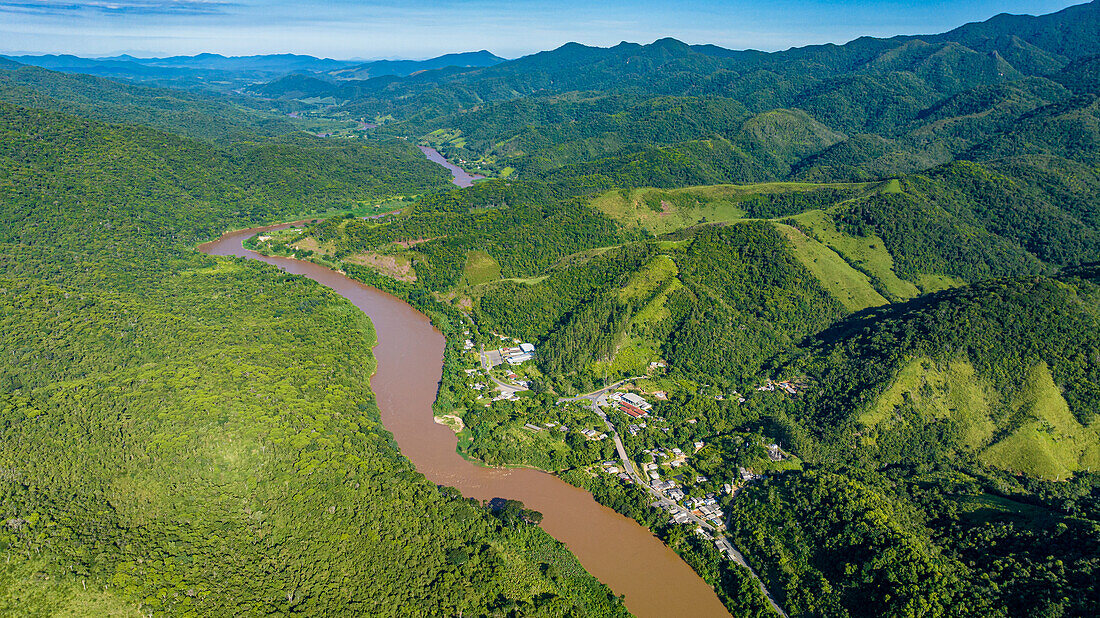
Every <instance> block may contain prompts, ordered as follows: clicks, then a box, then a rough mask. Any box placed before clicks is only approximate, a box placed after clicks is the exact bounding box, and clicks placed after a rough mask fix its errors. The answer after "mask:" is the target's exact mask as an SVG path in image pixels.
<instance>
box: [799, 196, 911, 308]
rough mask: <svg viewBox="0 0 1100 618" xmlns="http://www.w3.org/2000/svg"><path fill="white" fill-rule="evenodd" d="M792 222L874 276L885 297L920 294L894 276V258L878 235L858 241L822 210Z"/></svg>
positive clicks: (896, 298)
mask: <svg viewBox="0 0 1100 618" xmlns="http://www.w3.org/2000/svg"><path fill="white" fill-rule="evenodd" d="M792 219H793V220H794V221H795V222H796V223H797V224H798V226H799V227H801V228H803V229H805V230H806V231H807V232H809V233H810V235H811V236H813V237H815V238H816V239H817V240H819V241H820V242H822V243H823V244H825V245H827V246H828V247H829V248H831V249H832V250H834V251H835V252H836V253H837V254H839V255H840V256H841V257H843V258H844V260H845V261H846V262H848V263H849V264H852V265H853V266H855V267H856V268H858V269H859V270H862V271H863V272H865V273H867V274H868V275H869V276H870V277H872V278H873V280H874V281H875V282H876V283H877V284H878V286H879V288H880V291H881V292H883V294H884V295H885V296H887V297H889V298H891V299H892V300H905V299H909V298H914V297H916V296H917V295H919V294H920V289H919V288H918V287H917V286H916V285H914V284H913V283H912V282H910V281H906V280H904V279H901V278H899V277H898V276H897V275H896V274H895V273H894V258H893V256H891V255H890V252H889V251H887V250H886V246H885V245H884V244H883V242H882V239H881V238H879V237H878V236H877V235H874V234H871V235H870V236H868V237H865V238H859V237H855V236H850V235H848V234H845V233H843V232H840V231H838V230H837V226H836V222H835V221H833V218H832V217H831V216H830V215H829V214H827V213H826V212H824V211H821V210H811V211H809V212H805V213H802V214H800V215H797V216H795V217H792Z"/></svg>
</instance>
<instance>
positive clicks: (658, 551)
mask: <svg viewBox="0 0 1100 618" xmlns="http://www.w3.org/2000/svg"><path fill="white" fill-rule="evenodd" d="M275 227H278V226H265V227H263V228H253V229H250V230H242V231H239V232H234V233H230V234H227V235H225V236H223V237H222V238H221V239H219V240H218V241H214V242H213V243H208V244H207V245H203V247H201V249H202V250H203V251H204V252H207V253H210V254H213V255H235V256H238V257H244V258H248V259H259V260H262V261H264V262H267V263H269V264H273V265H276V266H278V267H279V268H281V269H283V270H285V271H287V272H290V273H292V274H298V275H303V276H306V277H308V278H310V279H313V280H314V281H317V282H318V283H321V284H322V285H325V286H327V287H329V288H331V289H333V290H334V291H335V292H337V293H338V294H340V295H341V296H343V297H344V298H346V299H347V300H349V301H350V302H352V304H354V305H355V306H356V307H358V308H360V309H361V310H363V311H364V313H366V314H367V316H368V317H369V318H370V319H371V321H372V323H373V324H374V326H375V331H376V332H377V333H378V344H377V346H376V347H375V349H374V352H375V357H376V359H377V363H378V370H377V372H376V373H375V375H374V377H373V378H372V379H371V388H372V390H373V391H374V393H375V396H376V399H377V404H378V407H379V409H380V411H381V417H382V422H383V425H384V426H385V427H386V429H387V430H389V431H390V432H391V433H392V434H393V436H394V439H395V441H396V442H397V444H398V446H399V448H400V450H401V452H402V454H404V455H405V456H406V457H407V458H408V459H410V460H411V461H412V463H413V464H414V466H415V467H416V469H417V470H418V471H419V472H420V473H422V474H423V475H424V476H426V477H427V478H428V479H430V480H431V481H433V482H435V483H437V484H440V485H447V486H451V487H454V488H456V489H458V490H459V491H460V492H462V494H463V495H464V496H466V497H471V498H475V499H478V500H483V501H487V500H491V499H493V498H501V497H503V498H508V499H513V500H520V501H522V502H523V503H524V504H525V505H526V506H527V507H528V508H531V509H534V510H537V511H539V512H541V513H543V515H544V518H543V521H542V528H543V529H544V530H545V531H546V532H547V533H549V534H550V535H551V536H553V537H554V538H557V539H558V540H560V541H562V542H563V543H564V544H565V545H566V546H567V547H568V548H569V550H570V551H571V552H573V553H574V555H576V556H577V558H578V559H579V560H580V562H581V564H582V565H583V566H584V567H585V569H586V570H588V571H589V572H590V573H591V574H592V575H594V576H595V577H596V578H597V579H599V580H600V581H601V582H603V583H604V584H606V585H607V586H608V587H610V588H611V590H613V591H614V592H615V593H616V594H620V595H623V596H624V597H625V602H626V606H627V608H628V609H629V610H630V611H631V612H633V613H634V614H635V615H637V616H640V617H643V618H644V617H648V616H652V617H655V618H656V617H664V616H672V615H694V616H728V615H729V612H727V611H726V609H725V607H724V606H723V604H722V603H721V601H719V599H718V597H717V595H716V594H715V593H714V591H713V589H712V588H711V587H710V586H709V585H708V584H707V583H706V582H704V581H703V580H702V579H701V578H700V577H699V576H698V575H697V574H696V573H695V571H693V570H692V569H691V567H690V566H688V564H686V563H685V562H684V561H683V560H681V559H680V557H679V556H678V555H677V554H676V553H675V552H673V551H672V550H671V549H669V548H668V547H667V546H665V545H664V544H663V543H662V542H661V541H660V540H659V539H657V538H655V537H654V536H653V535H652V534H651V533H650V531H649V530H648V529H646V528H644V527H642V526H639V525H638V524H637V523H636V522H635V521H633V520H631V519H628V518H626V517H624V516H622V515H620V514H619V513H616V512H615V511H613V510H612V509H609V508H607V507H605V506H603V505H600V504H598V503H597V502H596V501H595V500H594V499H593V497H592V496H591V495H590V494H589V493H587V492H585V491H584V490H582V489H579V488H577V487H574V486H573V485H570V484H568V483H566V482H564V481H562V480H561V479H559V478H557V477H555V476H553V475H550V474H546V473H544V472H539V471H535V470H530V469H507V470H501V469H496V468H486V467H481V466H476V465H474V464H471V463H469V462H467V461H466V460H465V459H463V458H462V457H461V456H459V454H458V453H457V450H456V447H457V437H456V436H455V434H454V433H453V432H452V431H451V429H449V428H448V427H445V426H443V425H439V424H436V423H435V416H436V415H437V414H438V413H439V412H442V413H443V414H446V413H449V411H438V412H437V411H435V410H433V405H434V404H435V403H436V395H437V392H438V391H439V385H440V383H441V382H442V381H443V380H444V379H445V376H444V374H443V364H444V355H445V351H446V350H447V349H448V348H449V347H453V348H454V349H455V350H456V351H457V350H459V348H460V347H461V344H460V340H458V339H457V338H456V337H451V339H450V341H448V340H447V339H445V338H444V331H457V330H458V329H460V324H461V317H460V316H458V315H457V313H456V314H455V315H448V314H446V313H445V312H444V310H443V309H440V308H439V307H435V308H433V307H432V306H431V303H434V300H433V299H431V297H430V296H427V295H424V294H423V293H420V294H414V290H415V291H416V292H419V290H418V289H417V288H415V287H414V286H410V285H407V284H400V283H399V282H395V281H392V280H382V279H383V278H382V277H381V276H380V275H375V274H373V273H372V271H370V270H369V269H366V268H362V267H353V266H348V267H347V268H348V270H349V272H348V275H349V276H345V275H341V274H339V273H337V272H335V271H333V270H331V269H328V268H324V267H322V266H320V265H317V264H314V263H311V262H305V261H300V260H293V259H290V258H275V257H263V256H260V255H259V254H257V253H255V252H252V251H247V250H245V249H244V248H243V247H241V242H242V241H243V240H244V239H245V238H247V237H250V236H252V235H255V234H257V233H260V232H263V231H269V230H272V229H274V228H275ZM352 277H359V278H362V279H365V280H366V282H364V281H358V280H356V279H353V278H352ZM368 283H370V284H378V286H379V287H384V288H386V289H387V290H389V291H390V292H395V293H396V294H398V295H400V296H403V297H406V298H408V299H409V300H410V301H411V302H413V303H414V304H416V305H417V308H420V306H421V305H423V307H424V308H425V309H427V310H428V311H429V312H431V313H432V314H433V317H435V318H436V320H437V321H438V323H439V325H440V327H441V328H442V330H441V329H437V328H435V327H433V325H432V323H431V321H430V320H429V318H428V317H427V316H426V315H425V314H424V313H421V312H420V311H417V310H416V309H414V307H413V306H412V305H410V304H409V303H406V302H404V301H402V300H401V299H399V298H398V297H397V296H396V295H394V294H393V293H387V292H386V291H382V290H381V289H379V287H371V285H368ZM417 299H419V300H420V302H417Z"/></svg>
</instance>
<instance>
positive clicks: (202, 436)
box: [0, 105, 624, 615]
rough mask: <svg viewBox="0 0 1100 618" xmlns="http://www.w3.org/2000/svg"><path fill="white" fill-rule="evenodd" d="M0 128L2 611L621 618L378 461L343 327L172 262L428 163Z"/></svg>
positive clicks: (341, 311)
mask: <svg viewBox="0 0 1100 618" xmlns="http://www.w3.org/2000/svg"><path fill="white" fill-rule="evenodd" d="M0 113H2V119H3V120H2V123H3V124H2V129H0V131H2V133H3V140H0V143H2V146H0V148H2V151H0V158H2V159H3V165H2V166H0V167H2V169H3V170H4V171H3V173H2V174H3V176H2V177H0V192H2V195H3V199H2V200H0V204H2V207H3V209H2V216H0V218H2V220H3V225H2V229H3V232H2V236H0V256H2V260H0V268H2V274H0V289H2V290H3V293H2V295H0V305H2V309H0V329H2V331H3V333H4V341H5V345H4V352H5V353H4V357H3V361H2V365H0V414H2V417H3V420H2V427H3V431H2V440H0V459H2V460H3V463H2V467H3V470H4V473H3V482H2V489H0V491H2V495H3V498H2V500H0V503H2V505H3V507H2V508H3V510H4V513H3V517H4V522H5V525H4V530H3V534H2V537H0V542H2V544H3V547H4V551H5V556H6V559H5V567H4V569H5V570H4V575H3V577H2V581H4V582H5V583H4V589H5V592H4V595H3V597H2V600H0V604H2V605H3V607H4V610H3V611H4V612H5V613H11V612H14V613H20V614H25V613H31V614H34V613H55V612H71V613H78V614H87V613H92V614H97V613H98V614H104V613H108V612H118V613H120V614H121V613H133V614H137V613H141V614H142V615H145V614H147V613H149V612H154V613H178V614H230V613H231V614H269V613H292V612H298V613H302V612H304V613H308V614H331V613H344V612H348V611H351V612H353V613H364V614H372V615H407V614H408V610H409V608H418V610H417V611H418V612H420V613H422V614H423V615H440V614H453V613H461V612H466V613H479V614H486V615H506V614H508V613H509V612H511V613H522V614H524V615H568V614H571V613H583V614H607V615H617V614H622V613H624V610H623V609H622V606H621V603H620V602H619V601H618V599H616V598H614V597H612V596H611V595H610V593H609V592H608V591H607V589H606V588H604V587H603V586H602V585H600V584H599V583H598V582H596V581H595V580H594V579H592V578H591V577H590V576H589V575H587V573H586V572H585V571H584V569H583V568H582V567H581V566H580V565H579V564H578V563H577V562H576V559H575V558H573V557H572V556H571V555H569V554H568V553H567V552H566V551H565V550H564V549H563V548H562V546H561V545H560V544H558V543H557V542H556V541H554V540H553V539H551V538H550V537H549V536H547V535H546V534H545V533H543V532H542V531H541V530H540V529H538V528H537V527H534V526H531V525H529V524H525V523H523V522H517V521H516V520H515V519H514V518H511V519H510V518H502V517H500V516H499V514H494V513H493V512H490V511H489V510H487V509H484V508H482V506H481V505H479V504H476V503H471V502H469V501H467V500H465V499H463V498H462V497H461V496H459V495H456V493H455V492H453V491H450V490H448V489H446V488H439V487H437V486H435V485H433V484H431V483H429V482H427V481H426V480H425V479H424V478H423V477H422V476H421V475H419V474H418V473H416V471H415V470H414V469H413V468H412V466H411V464H410V463H409V462H408V461H407V460H406V459H404V458H403V457H401V455H400V454H399V452H398V451H397V448H396V445H395V444H394V443H393V441H392V438H390V436H389V434H388V433H387V432H386V430H385V429H384V428H383V427H382V426H381V424H380V422H379V418H378V411H377V408H376V407H375V404H374V400H373V395H372V394H371V393H370V391H369V390H368V384H369V382H368V378H369V376H370V374H371V372H372V368H373V366H374V365H373V363H374V361H373V359H372V358H371V355H370V348H371V345H372V343H373V338H374V334H373V329H372V326H371V325H370V323H369V322H368V321H367V320H366V318H365V317H364V316H363V314H361V313H360V312H358V311H355V310H354V309H353V308H352V307H351V306H350V305H349V304H347V303H346V302H344V301H342V300H341V299H339V298H338V297H336V296H335V295H334V294H333V293H331V292H329V291H327V290H325V289H324V288H322V287H320V286H318V285H315V284H313V283H311V282H308V281H306V280H303V279H301V278H298V277H293V276H288V275H285V274H282V273H280V272H279V271H278V270H276V269H274V268H270V267H266V266H263V265H259V264H257V263H255V262H245V261H240V260H235V259H224V258H223V259H213V258H208V257H205V256H201V255H200V254H198V253H196V252H195V251H194V249H193V247H194V244H195V243H196V242H197V241H201V240H205V239H209V238H211V237H213V236H215V235H217V234H219V233H221V231H222V230H224V229H226V228H233V227H240V226H244V225H248V224H254V223H261V222H264V221H267V220H271V219H276V218H281V217H292V216H294V215H296V214H298V213H299V212H301V211H302V209H305V208H319V209H323V208H327V207H329V206H331V205H333V204H332V203H331V202H330V200H334V201H335V202H336V204H343V203H346V201H349V200H354V199H373V198H377V197H380V196H383V195H385V194H384V193H381V191H382V190H383V189H381V187H384V186H390V187H393V186H398V187H402V188H404V189H405V190H406V191H407V190H409V189H411V190H413V191H417V192H420V191H428V190H431V189H432V188H433V186H436V184H437V183H438V178H439V171H438V170H436V169H433V168H431V167H428V164H427V163H422V162H421V160H420V159H419V158H413V157H412V156H410V154H409V153H408V151H407V148H390V149H387V150H381V149H376V148H365V147H363V146H360V145H344V144H337V145H332V144H329V143H327V142H323V141H322V140H318V139H316V138H308V139H307V138H304V137H303V138H297V137H296V138H293V139H287V140H282V141H280V142H278V143H275V144H272V145H270V146H259V145H256V146H247V145H240V146H238V147H237V149H235V150H234V151H233V152H229V153H225V152H220V151H216V150H213V149H212V148H211V147H210V146H208V145H206V144H204V143H201V142H195V141H191V140H189V139H186V138H180V137H175V136H172V135H169V134H165V133H160V132H157V131H155V130H152V129H144V128H134V127H121V126H114V125H107V124H100V123H97V122H94V121H90V120H85V119H80V118H75V117H70V116H64V115H60V114H56V113H52V112H43V111H35V110H28V109H26V108H21V107H16V106H12V105H4V106H3V107H2V108H0ZM273 153H278V156H275V154H273ZM385 159H388V160H389V161H391V162H400V163H399V164H397V165H395V166H394V167H395V169H394V171H393V172H392V173H391V172H387V171H386V170H385V168H384V167H381V166H378V164H379V161H380V160H385ZM276 164H277V165H280V166H282V167H281V168H280V167H275V165H276ZM375 166H378V167H375ZM278 169H283V170H287V171H288V172H290V171H297V172H300V173H297V174H290V173H288V176H291V178H285V179H284V177H283V175H281V174H278V173H277V170H278ZM417 170H421V171H423V173H422V174H420V175H417V174H416V173H415V172H416V171H417ZM306 172H308V174H306ZM388 174H392V175H388ZM326 175H328V176H326ZM347 178H352V179H355V178H361V179H363V180H366V179H371V181H372V182H371V183H370V184H366V186H365V187H354V188H353V187H352V185H351V184H350V183H348V184H345V185H342V186H343V187H344V188H341V189H337V188H335V187H339V186H341V185H333V184H332V183H333V182H337V181H341V180H343V181H346V179H347ZM330 179H331V180H330ZM288 181H289V182H288ZM326 185H327V189H325V190H323V189H321V188H320V187H321V186H326ZM390 190H392V189H390ZM352 531H354V534H351V533H352ZM429 540H430V542H429ZM409 565H415V568H409ZM546 573H553V577H550V576H548V575H546ZM54 582H56V583H54Z"/></svg>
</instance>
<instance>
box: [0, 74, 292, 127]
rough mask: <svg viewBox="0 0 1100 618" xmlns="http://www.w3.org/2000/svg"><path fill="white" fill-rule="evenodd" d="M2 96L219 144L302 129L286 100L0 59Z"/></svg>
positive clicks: (2, 97)
mask: <svg viewBox="0 0 1100 618" xmlns="http://www.w3.org/2000/svg"><path fill="white" fill-rule="evenodd" d="M0 100H2V101H6V102H8V103H14V104H16V105H22V106H24V107H32V108H37V109H46V110H51V111H56V112H62V113H66V114H72V115H75V116H83V117H86V118H91V119H94V120H100V121H104V122H113V123H118V124H139V125H146V126H151V127H156V128H158V129H162V130H165V131H169V132H172V133H176V134H179V135H184V136H187V137H193V138H198V139H203V140H206V141H209V142H212V143H216V144H229V143H231V142H233V141H236V140H241V139H251V138H259V137H275V136H279V135H285V134H287V133H292V132H294V131H298V130H301V129H302V128H303V125H302V124H301V123H296V122H295V121H294V119H292V118H288V117H287V116H286V115H285V113H281V110H285V109H287V108H286V106H283V105H276V104H271V103H263V102H259V101H255V100H252V99H247V98H244V97H234V98H228V97H222V96H212V95H202V94H189V93H186V92H181V91H179V90H171V89H167V88H151V87H147V86H138V85H133V84H126V83H122V82H117V81H112V80H109V79H104V78H102V77H93V76H91V75H80V74H76V75H68V74H64V73H58V72H55V71H50V70H47V69H42V68H38V67H31V66H22V65H19V64H16V63H11V64H8V65H5V64H2V63H0Z"/></svg>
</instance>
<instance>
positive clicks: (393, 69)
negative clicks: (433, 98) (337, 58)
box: [329, 49, 507, 79]
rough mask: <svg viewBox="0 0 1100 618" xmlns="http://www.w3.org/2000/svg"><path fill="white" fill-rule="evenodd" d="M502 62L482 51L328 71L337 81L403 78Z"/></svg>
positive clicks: (498, 58)
mask: <svg viewBox="0 0 1100 618" xmlns="http://www.w3.org/2000/svg"><path fill="white" fill-rule="evenodd" d="M502 62H507V60H505V59H504V58H501V57H500V56H496V55H494V54H492V53H490V52H489V51H487V50H484V49H483V50H481V51H476V52H464V53H458V54H446V55H443V56H439V57H437V58H430V59H428V60H378V61H375V62H368V63H366V64H361V65H358V66H354V67H348V68H345V69H337V70H334V71H330V72H329V74H330V75H332V76H333V77H335V78H337V79H370V78H373V77H382V76H385V75H397V76H400V77H405V76H408V75H412V74H414V73H419V72H420V71H429V70H431V69H442V68H444V67H491V66H495V65H497V64H500V63H502Z"/></svg>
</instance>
